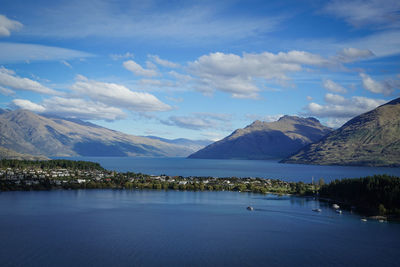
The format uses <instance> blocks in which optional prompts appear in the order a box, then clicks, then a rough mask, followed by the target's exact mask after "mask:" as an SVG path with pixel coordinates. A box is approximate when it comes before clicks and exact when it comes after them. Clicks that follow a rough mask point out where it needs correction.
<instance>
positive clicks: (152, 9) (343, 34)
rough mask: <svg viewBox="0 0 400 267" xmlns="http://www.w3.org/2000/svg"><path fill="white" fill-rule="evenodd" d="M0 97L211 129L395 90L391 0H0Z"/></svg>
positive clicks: (334, 120) (318, 113) (327, 110)
mask: <svg viewBox="0 0 400 267" xmlns="http://www.w3.org/2000/svg"><path fill="white" fill-rule="evenodd" d="M1 2H2V4H1V7H0V108H3V109H17V108H22V109H28V110H31V111H33V112H36V113H38V114H44V115H52V116H60V117H68V118H78V119H82V120H85V121H91V122H93V123H96V124H98V125H101V126H104V127H107V128H110V129H114V130H118V131H122V132H125V133H128V134H134V135H144V136H147V135H155V136H160V137H164V138H170V139H173V138H189V139H211V140H218V139H220V138H223V137H225V136H227V135H228V134H230V133H231V132H232V131H233V130H235V129H237V128H243V127H245V126H246V125H248V124H251V123H252V122H253V121H254V120H262V121H274V120H277V119H278V118H279V117H280V116H282V115H297V116H303V117H315V118H317V119H319V120H320V121H321V123H323V124H324V125H327V126H330V127H334V128H337V127H340V126H341V125H342V124H343V123H345V122H346V121H347V120H349V119H350V118H352V117H354V116H357V115H359V114H361V113H364V112H366V111H369V110H372V109H374V108H375V107H377V106H379V105H381V104H383V103H385V102H387V101H389V100H392V99H394V98H397V97H399V96H400V90H399V89H400V1H398V0H367V1H360V0H346V1H342V0H340V1H338V0H334V1H318V0H312V1H307V0H304V1H252V0H248V1H150V0H149V1H127V0H113V1H104V0H87V1H82V0H66V1H50V0H37V1H25V0H24V1H21V0H2V1H1Z"/></svg>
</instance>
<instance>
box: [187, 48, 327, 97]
mask: <svg viewBox="0 0 400 267" xmlns="http://www.w3.org/2000/svg"><path fill="white" fill-rule="evenodd" d="M303 65H310V66H328V65H330V62H329V61H328V60H326V59H324V58H322V57H321V56H319V55H315V54H311V53H308V52H304V51H290V52H287V53H284V52H280V53H278V54H273V53H269V52H264V53H260V54H247V53H244V54H243V55H242V56H238V55H235V54H224V53H220V52H218V53H211V54H209V55H204V56H201V57H200V58H198V59H197V60H196V61H194V62H191V63H189V66H188V71H189V73H190V74H192V75H193V76H194V77H195V78H196V79H197V81H196V82H197V84H196V86H195V88H196V89H197V90H198V91H201V92H203V93H205V94H212V93H213V92H214V91H215V90H219V91H223V92H226V93H229V94H231V96H232V97H235V98H258V97H259V91H260V90H261V88H262V85H261V86H260V83H261V84H265V83H266V82H271V81H285V80H289V79H290V78H289V77H288V74H289V73H292V72H298V71H301V70H303ZM260 87H261V88H260Z"/></svg>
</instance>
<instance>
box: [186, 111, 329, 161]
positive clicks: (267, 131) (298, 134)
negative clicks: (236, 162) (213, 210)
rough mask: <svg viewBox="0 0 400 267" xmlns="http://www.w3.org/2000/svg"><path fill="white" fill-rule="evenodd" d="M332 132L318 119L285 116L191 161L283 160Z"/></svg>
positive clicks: (236, 133) (257, 123) (228, 139)
mask: <svg viewBox="0 0 400 267" xmlns="http://www.w3.org/2000/svg"><path fill="white" fill-rule="evenodd" d="M330 131H331V129H330V128H328V127H326V126H323V125H322V124H321V123H320V122H319V121H318V120H317V119H315V118H301V117H297V116H288V115H285V116H282V117H281V118H280V119H279V120H278V121H275V122H262V121H259V120H256V121H254V122H253V123H251V124H249V125H247V126H246V127H245V128H241V129H237V130H235V131H233V132H232V133H231V134H230V135H229V136H227V137H225V138H223V139H222V140H219V141H217V142H215V143H212V144H210V145H208V146H206V147H205V148H203V149H201V150H199V151H197V152H196V153H193V154H192V155H190V156H189V158H225V159H234V158H237V159H272V158H283V157H286V156H288V155H290V154H292V153H294V152H295V151H297V150H298V149H300V148H301V147H302V146H304V145H305V144H308V143H311V142H313V141H316V140H319V139H320V138H321V137H322V136H324V135H325V134H327V133H328V132H330Z"/></svg>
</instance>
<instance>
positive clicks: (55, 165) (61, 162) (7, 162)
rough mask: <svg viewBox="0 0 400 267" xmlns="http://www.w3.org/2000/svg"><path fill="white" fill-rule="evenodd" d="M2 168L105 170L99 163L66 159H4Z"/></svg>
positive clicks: (0, 165)
mask: <svg viewBox="0 0 400 267" xmlns="http://www.w3.org/2000/svg"><path fill="white" fill-rule="evenodd" d="M0 168H18V169H24V168H41V169H43V170H45V169H47V170H48V169H75V170H85V171H87V170H101V171H103V170H104V168H103V167H101V165H100V164H99V163H95V162H90V161H73V160H65V159H56V160H41V161H32V160H13V159H2V160H0Z"/></svg>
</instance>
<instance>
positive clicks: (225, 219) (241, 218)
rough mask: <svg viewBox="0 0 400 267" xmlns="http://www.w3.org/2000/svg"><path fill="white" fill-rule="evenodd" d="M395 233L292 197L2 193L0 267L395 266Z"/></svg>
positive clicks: (390, 226) (399, 243) (394, 228)
mask: <svg viewBox="0 0 400 267" xmlns="http://www.w3.org/2000/svg"><path fill="white" fill-rule="evenodd" d="M248 205H252V206H253V207H254V208H255V211H253V212H250V211H247V210H246V206H248ZM317 207H320V208H321V209H322V212H321V213H315V212H313V211H312V209H313V208H317ZM399 237H400V225H399V224H396V223H379V222H375V221H368V222H362V221H361V220H360V217H359V216H358V215H355V214H350V213H348V212H344V213H343V214H341V215H340V214H336V213H335V212H334V211H333V210H332V209H330V208H329V207H328V206H326V204H324V203H319V202H318V201H315V200H312V199H306V198H298V197H290V196H283V197H278V196H274V195H259V194H251V193H238V192H180V191H155V190H154V191H145V190H143V191H135V190H133V191H128V190H86V191H85V190H76V191H74V190H57V191H36V192H3V193H0V266H217V265H218V266H260V265H263V266H395V265H396V264H398V253H399V251H400V239H399Z"/></svg>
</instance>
